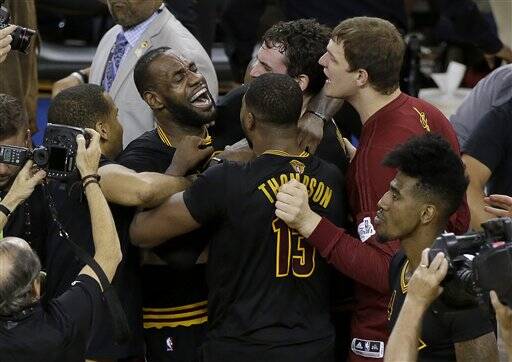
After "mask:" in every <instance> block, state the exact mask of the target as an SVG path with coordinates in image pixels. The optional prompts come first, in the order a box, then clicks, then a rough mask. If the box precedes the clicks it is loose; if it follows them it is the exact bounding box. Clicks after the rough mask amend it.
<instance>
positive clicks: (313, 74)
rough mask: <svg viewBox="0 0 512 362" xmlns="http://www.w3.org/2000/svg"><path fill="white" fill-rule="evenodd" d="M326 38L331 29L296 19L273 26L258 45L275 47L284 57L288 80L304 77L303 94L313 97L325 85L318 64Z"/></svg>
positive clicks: (327, 39) (329, 34)
mask: <svg viewBox="0 0 512 362" xmlns="http://www.w3.org/2000/svg"><path fill="white" fill-rule="evenodd" d="M330 36H331V29H329V28H328V27H326V26H324V25H321V24H320V23H318V22H317V21H316V20H314V19H299V20H293V21H288V22H280V23H277V24H275V25H274V26H272V27H271V28H270V29H268V30H267V31H266V33H265V34H264V35H263V38H262V41H263V43H264V44H265V46H266V47H268V48H273V47H277V48H278V49H279V51H280V52H281V53H283V54H284V55H285V56H286V68H287V69H288V75H289V76H291V77H293V78H295V77H297V76H299V75H300V74H306V75H307V76H308V77H309V85H308V88H307V89H306V93H310V94H316V93H318V92H319V91H320V89H322V87H323V85H324V83H325V74H324V73H323V67H322V66H321V65H320V64H318V60H319V59H320V57H321V56H322V55H323V54H324V53H325V52H326V48H327V43H329V39H330Z"/></svg>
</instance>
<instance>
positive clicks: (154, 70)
mask: <svg viewBox="0 0 512 362" xmlns="http://www.w3.org/2000/svg"><path fill="white" fill-rule="evenodd" d="M189 64H190V61H188V60H187V59H185V58H184V57H183V56H181V55H179V54H177V53H175V52H173V51H172V50H168V51H167V52H165V53H163V54H161V55H160V56H159V57H157V58H156V59H155V60H154V61H153V62H152V64H151V67H150V74H151V75H152V76H155V75H156V76H163V75H165V74H168V73H174V72H177V71H180V70H182V69H183V68H188V66H189Z"/></svg>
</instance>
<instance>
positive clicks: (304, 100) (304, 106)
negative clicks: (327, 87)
mask: <svg viewBox="0 0 512 362" xmlns="http://www.w3.org/2000/svg"><path fill="white" fill-rule="evenodd" d="M311 98H312V97H311V96H310V95H306V94H304V96H303V97H302V110H301V111H300V116H301V117H302V115H303V114H304V113H305V112H306V110H307V109H308V105H309V101H310V100H311Z"/></svg>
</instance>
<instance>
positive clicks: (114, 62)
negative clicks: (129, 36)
mask: <svg viewBox="0 0 512 362" xmlns="http://www.w3.org/2000/svg"><path fill="white" fill-rule="evenodd" d="M127 45H128V40H126V38H125V37H124V34H123V32H120V33H119V34H118V35H117V38H116V42H115V44H114V46H113V47H112V49H111V50H110V54H109V55H108V60H107V65H106V66H105V72H104V73H103V80H102V81H101V85H102V86H103V88H104V89H105V90H106V91H107V92H108V91H109V90H110V87H111V86H112V83H113V82H114V79H115V77H116V74H117V70H118V68H119V63H121V58H123V55H124V51H125V50H126V46H127Z"/></svg>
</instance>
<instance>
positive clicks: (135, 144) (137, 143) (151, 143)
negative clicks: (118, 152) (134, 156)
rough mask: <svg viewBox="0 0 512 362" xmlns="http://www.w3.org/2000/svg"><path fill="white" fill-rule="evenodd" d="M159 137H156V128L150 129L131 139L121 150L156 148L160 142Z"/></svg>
mask: <svg viewBox="0 0 512 362" xmlns="http://www.w3.org/2000/svg"><path fill="white" fill-rule="evenodd" d="M160 143H161V142H160V139H159V138H158V133H157V131H156V129H153V130H151V131H147V132H144V133H143V134H142V135H140V136H139V137H137V138H136V139H134V140H133V141H131V142H130V143H129V144H128V145H127V146H126V148H125V149H124V151H123V152H126V151H129V150H132V149H135V148H146V147H147V148H149V149H152V148H156V147H158V146H159V144H160Z"/></svg>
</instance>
